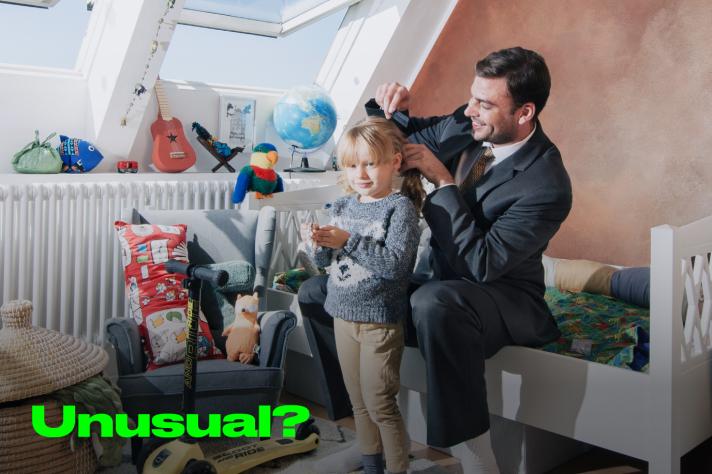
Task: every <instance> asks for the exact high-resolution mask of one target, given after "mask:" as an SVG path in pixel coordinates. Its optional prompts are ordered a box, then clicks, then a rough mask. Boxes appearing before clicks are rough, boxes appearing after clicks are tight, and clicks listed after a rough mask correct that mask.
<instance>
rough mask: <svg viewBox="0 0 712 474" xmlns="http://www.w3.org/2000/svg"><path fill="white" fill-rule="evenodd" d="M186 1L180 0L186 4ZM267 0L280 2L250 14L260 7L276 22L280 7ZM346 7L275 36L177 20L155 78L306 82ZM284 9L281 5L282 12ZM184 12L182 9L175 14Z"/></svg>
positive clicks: (275, 85)
mask: <svg viewBox="0 0 712 474" xmlns="http://www.w3.org/2000/svg"><path fill="white" fill-rule="evenodd" d="M311 1H312V3H313V2H314V0H311ZM190 3H191V2H190V1H187V2H186V8H187V7H188V5H189V4H190ZM194 3H223V2H215V1H213V2H197V1H196V2H194ZM243 3H244V2H243ZM270 3H279V4H280V5H281V4H282V1H278V2H274V1H272V2H270V1H260V2H257V6H259V7H260V8H259V9H257V10H256V11H255V14H253V15H252V16H253V17H257V16H258V15H257V14H256V13H259V12H262V13H261V16H259V18H261V20H259V21H263V20H265V21H266V20H270V19H271V20H274V21H277V15H276V14H274V12H275V11H276V12H279V11H280V10H279V9H278V8H277V9H276V10H275V9H270V8H267V7H268V4H270ZM287 3H295V2H287ZM351 3H354V2H351ZM253 8H256V6H255V7H253ZM225 9H226V10H225V11H228V10H229V6H228V5H226V6H225ZM346 10H347V7H346V6H344V7H342V8H340V9H339V10H336V11H332V12H330V13H329V14H328V15H326V16H321V17H320V18H318V19H315V20H313V21H311V22H309V23H307V24H304V25H302V26H301V27H300V28H299V29H295V30H293V32H291V33H290V34H287V35H286V36H279V37H277V38H274V37H269V36H262V35H257V34H254V33H253V34H247V33H236V32H233V31H223V30H220V29H213V28H214V26H211V27H209V28H208V27H206V28H195V27H193V26H185V25H181V24H179V25H178V26H177V27H176V30H175V32H174V34H173V38H172V39H171V44H170V46H169V48H168V51H167V52H166V57H165V59H164V61H163V65H162V68H161V77H163V78H166V79H180V80H187V81H198V82H206V83H211V84H229V85H241V86H251V87H267V88H279V89H286V88H290V87H292V86H294V85H298V84H312V83H313V82H314V81H315V80H316V76H317V74H318V72H319V69H320V67H321V65H322V63H323V62H324V59H325V57H326V54H327V52H328V51H329V48H330V46H331V43H332V42H333V40H334V37H335V36H336V32H337V30H338V29H339V26H340V25H341V21H342V20H343V18H344V15H345V14H346ZM288 11H290V10H285V13H286V12H288ZM185 12H186V10H185V9H184V10H183V13H182V16H181V18H183V14H184V13H185ZM270 15H272V17H270ZM274 24H275V25H277V26H276V27H275V28H276V29H275V31H278V30H279V29H280V28H281V26H279V23H274Z"/></svg>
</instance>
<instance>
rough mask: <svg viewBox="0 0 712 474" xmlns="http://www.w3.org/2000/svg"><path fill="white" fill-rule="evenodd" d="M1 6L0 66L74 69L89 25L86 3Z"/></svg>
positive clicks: (71, 0)
mask: <svg viewBox="0 0 712 474" xmlns="http://www.w3.org/2000/svg"><path fill="white" fill-rule="evenodd" d="M34 3H35V4H36V5H33V6H52V3H56V5H54V6H52V8H27V5H29V3H28V2H25V5H15V4H11V3H5V2H0V44H2V45H3V47H2V48H0V63H5V64H21V65H29V66H43V67H52V68H61V69H74V68H75V66H76V63H77V57H78V55H79V50H80V48H81V46H82V41H83V40H84V35H85V34H86V31H87V25H88V24H89V17H90V16H91V12H89V11H87V2H86V0H63V1H61V2H43V1H36V2H34Z"/></svg>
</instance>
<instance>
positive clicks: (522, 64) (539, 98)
mask: <svg viewBox="0 0 712 474" xmlns="http://www.w3.org/2000/svg"><path fill="white" fill-rule="evenodd" d="M475 73H476V74H477V76H479V77H486V78H497V77H504V78H506V79H507V88H508V89H509V94H510V95H511V96H512V99H513V101H514V105H515V106H516V107H521V106H522V105H524V104H525V103H527V102H533V103H534V105H535V106H536V112H535V115H534V118H536V117H538V116H539V112H541V111H542V110H543V109H544V106H545V105H546V100H547V99H548V98H549V89H551V77H550V76H549V68H547V67H546V63H545V62H544V58H542V57H541V55H540V54H539V53H536V52H534V51H530V50H528V49H524V48H520V47H519V46H517V47H516V48H507V49H502V50H499V51H495V52H493V53H490V54H488V55H487V57H485V58H484V59H481V60H480V61H478V62H477V65H476V66H475Z"/></svg>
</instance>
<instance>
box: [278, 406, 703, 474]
mask: <svg viewBox="0 0 712 474" xmlns="http://www.w3.org/2000/svg"><path fill="white" fill-rule="evenodd" d="M282 403H289V404H296V405H303V406H305V407H307V408H309V410H310V411H311V413H312V415H314V416H317V417H319V418H325V419H328V417H327V415H326V410H325V409H324V407H322V406H321V405H317V404H315V403H313V402H310V401H308V400H304V399H303V398H299V397H296V396H294V395H292V394H289V393H286V392H283V395H282ZM336 423H337V424H338V425H340V426H343V427H345V428H349V429H351V430H355V427H354V420H353V418H352V417H348V418H342V419H340V420H336ZM411 454H412V455H413V456H415V459H428V460H430V461H432V462H434V463H435V464H438V465H440V466H441V467H443V468H444V469H445V470H447V471H448V472H452V473H462V470H461V469H460V463H459V462H458V460H457V459H455V458H452V457H450V456H448V455H447V454H444V453H442V452H441V451H437V450H435V449H431V448H428V447H427V446H423V445H422V444H419V443H416V442H412V444H411ZM645 472H647V463H645V462H643V461H640V460H638V459H635V458H630V457H627V456H623V455H621V454H618V453H614V452H612V451H608V450H605V449H601V448H592V449H591V450H590V451H588V452H587V453H585V454H583V455H581V456H579V457H577V458H575V459H573V460H571V461H569V462H567V463H566V464H564V465H562V466H559V467H557V468H556V469H553V470H551V471H549V472H548V473H547V474H631V473H645ZM704 473H712V439H708V440H707V441H706V442H704V443H702V444H701V445H700V446H698V447H697V448H695V449H693V450H692V451H690V452H689V453H688V454H686V455H685V456H684V457H683V458H682V474H704Z"/></svg>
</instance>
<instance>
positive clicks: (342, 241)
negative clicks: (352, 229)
mask: <svg viewBox="0 0 712 474" xmlns="http://www.w3.org/2000/svg"><path fill="white" fill-rule="evenodd" d="M313 236H314V237H313V239H314V242H316V244H317V245H320V246H322V247H327V248H330V249H337V250H338V249H342V248H344V245H346V241H347V240H349V237H351V234H349V233H348V232H346V231H345V230H343V229H339V228H338V227H334V226H333V225H323V226H321V227H319V228H318V229H315V230H314V233H313Z"/></svg>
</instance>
